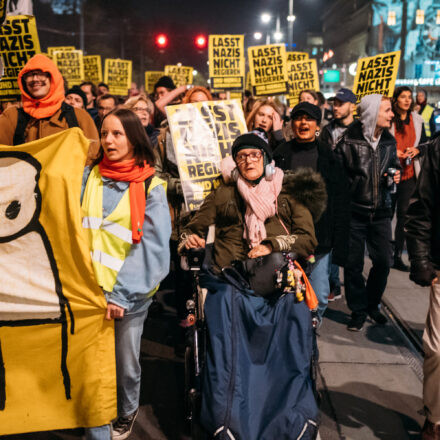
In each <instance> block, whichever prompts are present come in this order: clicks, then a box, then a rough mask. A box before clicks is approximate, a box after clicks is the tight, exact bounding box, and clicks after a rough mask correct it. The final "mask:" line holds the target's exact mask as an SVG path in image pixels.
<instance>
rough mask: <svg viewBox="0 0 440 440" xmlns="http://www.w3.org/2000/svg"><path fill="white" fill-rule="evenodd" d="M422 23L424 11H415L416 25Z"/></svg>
mask: <svg viewBox="0 0 440 440" xmlns="http://www.w3.org/2000/svg"><path fill="white" fill-rule="evenodd" d="M423 23H425V10H424V9H417V12H416V24H423Z"/></svg>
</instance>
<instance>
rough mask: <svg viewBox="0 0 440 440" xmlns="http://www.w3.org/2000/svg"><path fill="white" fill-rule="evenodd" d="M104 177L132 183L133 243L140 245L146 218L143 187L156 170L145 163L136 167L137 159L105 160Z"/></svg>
mask: <svg viewBox="0 0 440 440" xmlns="http://www.w3.org/2000/svg"><path fill="white" fill-rule="evenodd" d="M99 172H100V173H101V175H102V176H104V177H108V178H110V179H113V180H118V181H122V182H130V187H129V191H130V193H129V195H130V215H131V231H132V238H133V243H139V242H140V241H141V237H142V235H143V231H142V228H143V224H144V217H145V205H146V198H145V190H144V186H143V185H142V183H143V182H145V180H147V179H148V178H149V177H151V176H152V175H154V168H153V167H151V166H150V165H148V164H147V162H144V166H143V167H140V166H139V165H135V159H130V160H123V161H121V162H113V161H111V160H108V159H107V157H106V156H105V155H104V158H103V159H102V161H101V162H100V163H99Z"/></svg>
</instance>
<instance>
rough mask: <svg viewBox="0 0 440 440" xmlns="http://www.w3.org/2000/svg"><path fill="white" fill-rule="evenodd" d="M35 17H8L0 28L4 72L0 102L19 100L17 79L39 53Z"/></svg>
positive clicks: (0, 86)
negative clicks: (26, 65) (25, 66)
mask: <svg viewBox="0 0 440 440" xmlns="http://www.w3.org/2000/svg"><path fill="white" fill-rule="evenodd" d="M40 52H41V50H40V40H39V39H38V32H37V24H36V22H35V17H30V16H27V15H17V16H9V17H7V18H6V22H5V24H4V25H3V26H1V27H0V53H1V57H2V61H3V67H4V69H5V72H4V74H3V77H2V78H1V81H0V101H11V100H14V99H19V98H20V89H19V88H18V83H17V78H18V74H19V73H20V70H21V69H23V67H24V65H25V64H26V63H27V62H28V61H29V60H30V59H31V58H32V57H33V56H34V55H36V54H37V53H40Z"/></svg>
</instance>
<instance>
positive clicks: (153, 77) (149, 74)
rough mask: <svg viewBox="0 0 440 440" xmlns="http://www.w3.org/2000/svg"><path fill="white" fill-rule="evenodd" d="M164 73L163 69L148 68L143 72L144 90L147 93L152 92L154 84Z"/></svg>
mask: <svg viewBox="0 0 440 440" xmlns="http://www.w3.org/2000/svg"><path fill="white" fill-rule="evenodd" d="M164 75H165V73H164V72H163V70H148V71H146V72H145V90H146V91H147V93H150V94H151V93H154V86H155V84H156V83H157V81H159V79H160V78H162V76H164Z"/></svg>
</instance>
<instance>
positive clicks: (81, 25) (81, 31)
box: [79, 0, 84, 52]
mask: <svg viewBox="0 0 440 440" xmlns="http://www.w3.org/2000/svg"><path fill="white" fill-rule="evenodd" d="M79 48H80V49H81V50H82V51H83V52H84V1H83V0H79Z"/></svg>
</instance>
